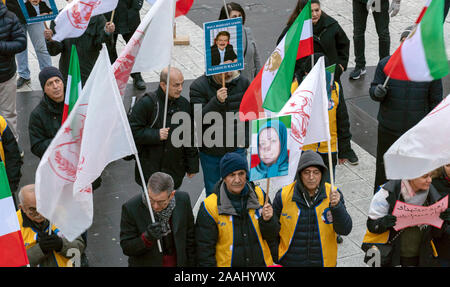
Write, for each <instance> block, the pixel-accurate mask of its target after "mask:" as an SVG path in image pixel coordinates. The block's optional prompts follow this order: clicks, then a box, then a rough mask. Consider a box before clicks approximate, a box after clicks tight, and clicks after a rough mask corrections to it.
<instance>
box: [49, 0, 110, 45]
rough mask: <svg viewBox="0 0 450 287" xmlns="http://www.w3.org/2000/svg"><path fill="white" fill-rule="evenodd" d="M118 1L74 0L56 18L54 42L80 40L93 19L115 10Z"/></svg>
mask: <svg viewBox="0 0 450 287" xmlns="http://www.w3.org/2000/svg"><path fill="white" fill-rule="evenodd" d="M117 2H118V0H73V1H72V2H71V3H69V4H67V5H66V7H64V9H63V10H62V11H61V12H60V13H59V14H58V16H56V19H55V32H56V33H55V35H54V36H53V40H55V41H58V42H61V41H62V40H64V39H66V38H78V37H80V36H81V35H83V33H84V31H86V29H87V27H88V25H89V21H90V20H91V17H93V16H96V15H100V14H104V13H107V12H110V11H112V10H114V9H115V8H116V6H117Z"/></svg>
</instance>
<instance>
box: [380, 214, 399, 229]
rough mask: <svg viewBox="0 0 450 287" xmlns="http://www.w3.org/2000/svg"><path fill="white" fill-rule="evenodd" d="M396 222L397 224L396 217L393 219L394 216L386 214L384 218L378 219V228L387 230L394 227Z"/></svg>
mask: <svg viewBox="0 0 450 287" xmlns="http://www.w3.org/2000/svg"><path fill="white" fill-rule="evenodd" d="M396 222H397V217H395V216H394V215H391V214H388V215H386V216H385V217H382V218H381V219H380V222H379V223H378V226H379V227H380V228H382V229H383V230H388V229H389V228H391V227H394V226H395V223H396Z"/></svg>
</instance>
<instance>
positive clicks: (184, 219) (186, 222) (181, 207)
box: [120, 191, 195, 267]
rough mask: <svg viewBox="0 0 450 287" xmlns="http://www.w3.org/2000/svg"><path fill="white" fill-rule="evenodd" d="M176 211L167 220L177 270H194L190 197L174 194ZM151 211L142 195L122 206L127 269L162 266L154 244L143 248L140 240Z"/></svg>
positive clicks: (159, 254)
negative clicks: (171, 234)
mask: <svg viewBox="0 0 450 287" xmlns="http://www.w3.org/2000/svg"><path fill="white" fill-rule="evenodd" d="M175 204H176V206H175V209H174V210H173V213H172V217H171V219H170V222H171V229H172V233H173V237H174V243H175V248H176V256H177V267H193V266H195V234H194V216H193V214H192V208H191V201H190V199H189V195H188V194H187V193H186V192H183V191H176V192H175ZM151 222H152V221H151V217H150V211H149V210H148V207H147V205H146V204H145V199H144V198H143V195H142V194H140V195H136V196H135V197H133V198H131V199H130V200H129V201H127V202H126V203H125V204H123V205H122V217H121V220H120V246H121V247H122V251H123V254H125V255H126V256H128V265H129V266H130V267H138V266H139V267H142V266H162V260H163V256H162V254H161V253H160V252H159V250H158V245H157V244H156V243H155V244H153V245H152V246H151V247H147V246H146V245H145V244H144V241H143V240H142V238H141V236H142V234H143V233H144V232H145V230H146V229H147V226H148V225H149V224H150V223H151Z"/></svg>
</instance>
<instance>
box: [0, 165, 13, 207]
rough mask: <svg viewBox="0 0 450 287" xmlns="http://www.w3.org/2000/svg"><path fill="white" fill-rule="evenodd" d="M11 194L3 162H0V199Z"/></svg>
mask: <svg viewBox="0 0 450 287" xmlns="http://www.w3.org/2000/svg"><path fill="white" fill-rule="evenodd" d="M10 196H11V189H10V187H9V182H8V177H7V176H6V169H5V165H4V164H3V162H0V199H3V198H7V197H10Z"/></svg>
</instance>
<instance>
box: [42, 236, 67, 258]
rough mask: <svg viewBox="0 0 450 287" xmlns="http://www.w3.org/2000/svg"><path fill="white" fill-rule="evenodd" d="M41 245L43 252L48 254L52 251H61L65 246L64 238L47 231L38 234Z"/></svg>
mask: <svg viewBox="0 0 450 287" xmlns="http://www.w3.org/2000/svg"><path fill="white" fill-rule="evenodd" d="M38 236H39V237H38V242H39V246H40V247H41V250H42V252H44V254H47V253H49V252H51V251H56V252H59V251H61V249H62V247H63V241H62V238H61V237H59V236H58V235H56V234H52V235H48V234H47V233H40V234H39V235H38Z"/></svg>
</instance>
